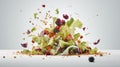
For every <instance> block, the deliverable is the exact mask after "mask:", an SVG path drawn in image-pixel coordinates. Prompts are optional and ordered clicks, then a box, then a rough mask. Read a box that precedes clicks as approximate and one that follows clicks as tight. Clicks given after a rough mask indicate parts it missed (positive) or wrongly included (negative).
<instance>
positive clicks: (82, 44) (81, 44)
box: [78, 41, 87, 52]
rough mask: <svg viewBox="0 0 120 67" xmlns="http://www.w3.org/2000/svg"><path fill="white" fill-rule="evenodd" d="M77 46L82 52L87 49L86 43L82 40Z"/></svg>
mask: <svg viewBox="0 0 120 67" xmlns="http://www.w3.org/2000/svg"><path fill="white" fill-rule="evenodd" d="M78 47H79V48H80V49H82V51H83V52H84V51H85V50H86V49H87V43H86V42H84V41H83V42H81V43H80V44H79V45H78Z"/></svg>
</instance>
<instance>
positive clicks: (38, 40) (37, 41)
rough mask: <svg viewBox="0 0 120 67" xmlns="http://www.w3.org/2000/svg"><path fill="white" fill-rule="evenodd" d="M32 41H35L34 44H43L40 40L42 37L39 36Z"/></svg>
mask: <svg viewBox="0 0 120 67" xmlns="http://www.w3.org/2000/svg"><path fill="white" fill-rule="evenodd" d="M32 40H33V41H34V42H36V43H38V44H40V43H41V39H40V37H38V36H34V37H33V38H32Z"/></svg>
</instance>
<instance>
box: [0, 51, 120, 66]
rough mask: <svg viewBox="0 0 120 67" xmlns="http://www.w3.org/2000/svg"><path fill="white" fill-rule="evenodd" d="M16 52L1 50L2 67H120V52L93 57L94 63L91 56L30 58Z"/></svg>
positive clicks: (39, 56) (0, 62)
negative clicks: (89, 59)
mask: <svg viewBox="0 0 120 67" xmlns="http://www.w3.org/2000/svg"><path fill="white" fill-rule="evenodd" d="M15 52H16V50H0V67H120V50H104V52H107V53H110V55H109V54H105V55H104V56H102V57H101V56H94V55H93V56H94V57H95V62H92V63H91V62H89V61H88V58H89V56H91V55H82V56H80V57H78V56H41V55H38V56H28V55H16V54H14V53H15ZM3 56H5V58H3ZM14 56H16V58H14Z"/></svg>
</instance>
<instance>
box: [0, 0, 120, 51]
mask: <svg viewBox="0 0 120 67" xmlns="http://www.w3.org/2000/svg"><path fill="white" fill-rule="evenodd" d="M119 3H120V0H59V1H58V0H0V49H22V48H21V46H20V43H21V39H22V32H24V31H26V30H27V29H29V28H30V24H29V23H28V21H29V18H30V17H33V13H34V12H36V11H37V9H38V8H39V7H41V5H42V4H46V9H48V10H49V9H50V10H52V9H53V10H54V9H56V8H59V9H60V11H61V12H69V13H72V14H75V13H78V14H79V18H80V19H81V21H82V22H83V24H84V25H85V26H87V27H88V31H89V32H90V33H91V34H90V35H89V36H88V38H87V39H88V41H91V42H93V41H96V40H97V39H98V38H100V39H101V42H100V43H99V45H98V46H97V47H98V48H99V49H120V42H119V40H120V35H119V34H120V30H119V28H120V27H119V25H120V21H119V20H120V13H119V12H120V5H119ZM70 6H72V7H70ZM97 14H98V16H96V15H97Z"/></svg>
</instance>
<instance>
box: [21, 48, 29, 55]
mask: <svg viewBox="0 0 120 67" xmlns="http://www.w3.org/2000/svg"><path fill="white" fill-rule="evenodd" d="M22 53H23V54H29V53H30V50H26V49H24V50H23V51H22Z"/></svg>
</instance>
